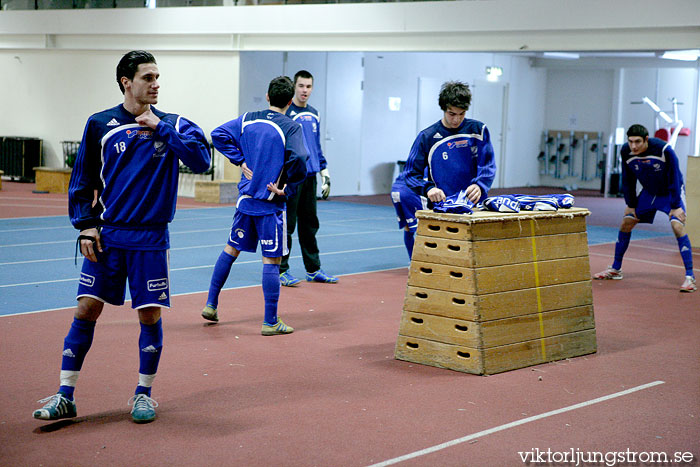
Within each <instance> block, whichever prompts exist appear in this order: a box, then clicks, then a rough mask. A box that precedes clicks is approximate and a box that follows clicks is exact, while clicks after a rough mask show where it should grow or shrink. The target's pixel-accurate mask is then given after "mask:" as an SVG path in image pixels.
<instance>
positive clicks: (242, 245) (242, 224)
mask: <svg viewBox="0 0 700 467" xmlns="http://www.w3.org/2000/svg"><path fill="white" fill-rule="evenodd" d="M258 241H260V249H261V251H262V255H263V256H265V257H267V258H279V257H281V256H284V255H287V254H289V250H288V248H287V213H286V211H279V212H276V213H274V214H265V215H262V216H251V215H249V214H243V213H242V212H241V211H236V214H234V215H233V225H232V226H231V234H230V235H229V237H228V242H227V243H228V245H229V246H232V247H233V248H235V249H236V250H238V251H247V252H249V253H255V252H256V251H257V249H258Z"/></svg>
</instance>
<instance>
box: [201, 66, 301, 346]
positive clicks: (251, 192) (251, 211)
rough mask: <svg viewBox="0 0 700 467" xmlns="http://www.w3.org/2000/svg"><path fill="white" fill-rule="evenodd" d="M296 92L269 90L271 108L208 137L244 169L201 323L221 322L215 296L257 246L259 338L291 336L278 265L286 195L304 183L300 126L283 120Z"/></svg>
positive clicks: (278, 85)
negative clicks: (261, 310)
mask: <svg viewBox="0 0 700 467" xmlns="http://www.w3.org/2000/svg"><path fill="white" fill-rule="evenodd" d="M293 95H294V88H293V86H292V81H291V80H290V79H289V78H287V77H286V76H280V77H277V78H275V79H273V80H272V81H271V82H270V85H269V86H268V91H267V96H266V97H267V101H268V102H269V104H270V105H269V108H268V109H266V110H261V111H258V112H250V113H245V114H243V115H241V116H240V117H238V118H236V119H235V120H231V121H230V122H227V123H224V124H223V125H221V126H219V127H218V128H216V129H215V130H214V131H212V134H211V138H212V141H213V143H214V147H216V149H217V150H218V151H219V152H221V153H222V154H223V155H224V156H226V157H227V158H228V159H229V160H230V161H231V162H232V163H233V164H235V165H239V166H242V167H243V175H244V176H243V177H241V181H240V183H239V184H238V192H239V197H238V202H237V204H236V213H235V214H234V217H233V225H232V227H231V234H230V235H229V239H228V242H227V244H226V246H225V247H224V251H222V252H221V254H220V255H219V258H218V259H217V261H216V264H215V266H214V273H213V274H212V278H211V283H210V285H209V295H208V297H207V303H206V305H205V307H204V309H203V310H202V317H204V318H205V319H208V320H210V321H219V315H218V311H217V308H218V305H219V293H220V292H221V288H222V287H223V285H224V283H225V282H226V279H227V278H228V275H229V273H230V271H231V266H232V265H233V262H234V261H235V260H236V258H238V255H239V254H240V252H241V251H247V252H250V253H255V251H256V250H257V244H258V242H259V243H260V246H261V253H262V262H263V271H262V290H263V298H264V302H265V317H264V319H263V324H262V331H261V332H262V335H264V336H274V335H278V334H289V333H291V332H293V331H294V328H292V327H291V326H288V325H286V324H285V323H284V322H283V321H282V320H281V319H279V318H278V316H277V304H278V301H279V295H280V272H279V271H280V261H281V259H282V256H283V255H285V254H287V253H288V250H287V224H286V212H285V202H286V195H287V194H288V193H292V192H293V191H294V188H295V186H296V185H297V184H298V183H300V182H301V181H303V180H304V179H305V178H306V149H305V147H304V141H303V137H302V130H301V126H300V125H299V124H298V123H295V122H294V121H292V120H291V119H289V118H288V117H286V116H285V115H284V112H285V110H287V107H288V106H289V104H290V102H291V100H292V96H293Z"/></svg>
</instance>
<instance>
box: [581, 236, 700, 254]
mask: <svg viewBox="0 0 700 467" xmlns="http://www.w3.org/2000/svg"><path fill="white" fill-rule="evenodd" d="M656 238H658V237H656ZM645 240H654V239H653V238H640V239H639V240H633V241H631V242H630V245H629V248H633V247H634V248H640V249H642V250H658V251H668V252H673V251H676V252H677V251H678V248H661V247H658V246H644V245H637V244H635V242H643V241H645ZM616 243H617V241H614V242H603V243H595V244H593V245H589V246H600V245H604V246H607V245H615V244H616ZM697 248H698V247H697V246H694V247H693V249H694V250H695V249H697ZM693 256H700V252H699V253H696V252H693Z"/></svg>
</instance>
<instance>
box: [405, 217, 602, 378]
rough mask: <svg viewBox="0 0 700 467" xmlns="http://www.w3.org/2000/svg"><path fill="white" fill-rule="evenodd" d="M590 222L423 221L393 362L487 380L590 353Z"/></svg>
mask: <svg viewBox="0 0 700 467" xmlns="http://www.w3.org/2000/svg"><path fill="white" fill-rule="evenodd" d="M588 214H590V213H589V211H588V210H586V209H581V208H572V209H566V210H559V211H556V212H527V213H494V212H476V213H474V214H471V215H457V214H441V213H440V214H439V213H433V212H431V211H418V213H417V217H418V219H419V222H418V230H417V235H416V240H415V245H414V249H413V257H412V260H411V267H410V271H409V278H408V286H407V289H406V298H405V301H404V308H403V313H402V318H401V324H400V328H399V336H398V339H397V342H396V351H395V356H396V358H397V359H400V360H407V361H411V362H415V363H422V364H425V365H432V366H437V367H442V368H449V369H452V370H457V371H463V372H467V373H474V374H482V375H487V374H494V373H499V372H503V371H508V370H513V369H516V368H523V367H526V366H531V365H536V364H540V363H545V362H550V361H555V360H561V359H565V358H570V357H576V356H580V355H585V354H590V353H594V352H595V351H596V337H595V321H594V317H593V297H592V292H591V275H590V268H589V262H588V242H587V236H586V221H585V217H586V216H587V215H588Z"/></svg>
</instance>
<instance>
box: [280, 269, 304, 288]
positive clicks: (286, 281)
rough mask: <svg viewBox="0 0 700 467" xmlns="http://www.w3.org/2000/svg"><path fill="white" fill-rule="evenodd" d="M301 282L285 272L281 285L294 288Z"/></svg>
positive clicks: (281, 278)
mask: <svg viewBox="0 0 700 467" xmlns="http://www.w3.org/2000/svg"><path fill="white" fill-rule="evenodd" d="M300 282H301V279H297V278H296V277H294V276H292V275H291V274H290V273H289V271H284V272H283V273H282V274H280V285H282V286H284V287H294V286H296V285H297V284H299V283H300Z"/></svg>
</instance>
